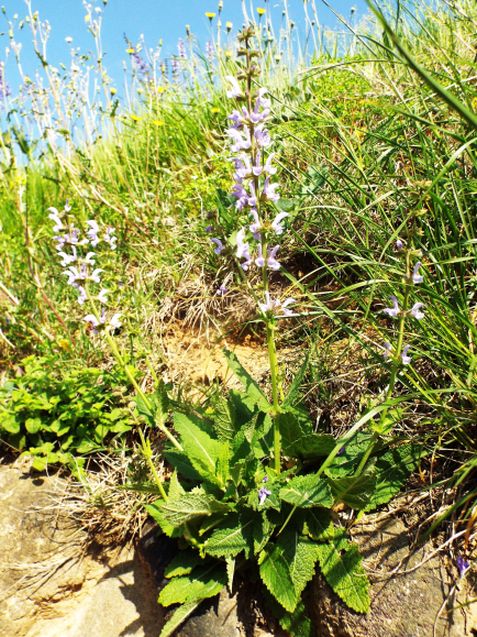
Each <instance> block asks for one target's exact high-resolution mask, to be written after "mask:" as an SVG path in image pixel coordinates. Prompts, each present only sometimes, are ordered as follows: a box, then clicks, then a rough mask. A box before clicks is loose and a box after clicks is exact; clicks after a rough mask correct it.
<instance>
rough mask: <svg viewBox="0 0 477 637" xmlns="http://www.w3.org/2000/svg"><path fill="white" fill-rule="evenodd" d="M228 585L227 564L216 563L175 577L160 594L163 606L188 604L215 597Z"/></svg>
mask: <svg viewBox="0 0 477 637" xmlns="http://www.w3.org/2000/svg"><path fill="white" fill-rule="evenodd" d="M226 584H227V574H226V571H225V564H219V563H217V562H214V563H212V564H210V563H209V564H205V565H203V566H198V567H196V568H195V569H194V570H193V571H192V572H191V573H190V574H189V575H184V576H181V577H174V578H173V579H172V580H171V581H170V582H169V583H168V584H166V585H165V586H164V588H163V589H162V590H161V592H160V593H159V597H158V600H157V601H158V602H159V604H161V606H170V605H171V604H186V603H187V602H194V601H197V600H199V599H207V598H208V597H214V595H217V594H218V593H220V591H221V590H222V589H223V587H224V586H225V585H226Z"/></svg>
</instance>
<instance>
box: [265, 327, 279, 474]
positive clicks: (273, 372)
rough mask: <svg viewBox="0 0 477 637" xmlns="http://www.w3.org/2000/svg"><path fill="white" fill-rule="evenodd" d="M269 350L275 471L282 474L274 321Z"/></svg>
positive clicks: (269, 329)
mask: <svg viewBox="0 0 477 637" xmlns="http://www.w3.org/2000/svg"><path fill="white" fill-rule="evenodd" d="M267 348H268V360H269V364H270V376H271V381H272V403H273V414H272V419H273V457H274V462H275V471H276V472H277V474H278V473H280V470H281V444H282V442H281V436H280V429H279V427H278V421H277V416H278V413H279V411H280V404H279V392H280V390H279V381H278V359H277V347H276V343H275V322H274V320H273V319H269V320H267Z"/></svg>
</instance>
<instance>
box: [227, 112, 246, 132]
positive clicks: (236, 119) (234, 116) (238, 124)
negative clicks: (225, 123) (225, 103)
mask: <svg viewBox="0 0 477 637" xmlns="http://www.w3.org/2000/svg"><path fill="white" fill-rule="evenodd" d="M228 119H230V121H231V122H232V128H237V129H240V128H242V127H243V118H242V116H241V115H240V112H239V111H238V110H237V109H234V110H233V111H232V113H231V114H230V115H229V116H228Z"/></svg>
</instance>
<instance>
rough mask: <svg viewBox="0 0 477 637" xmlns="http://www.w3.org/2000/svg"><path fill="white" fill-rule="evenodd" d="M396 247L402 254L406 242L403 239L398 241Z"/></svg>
mask: <svg viewBox="0 0 477 637" xmlns="http://www.w3.org/2000/svg"><path fill="white" fill-rule="evenodd" d="M394 247H395V248H396V250H397V251H398V252H401V251H402V250H403V249H404V241H403V240H402V239H397V241H396V243H395V244H394Z"/></svg>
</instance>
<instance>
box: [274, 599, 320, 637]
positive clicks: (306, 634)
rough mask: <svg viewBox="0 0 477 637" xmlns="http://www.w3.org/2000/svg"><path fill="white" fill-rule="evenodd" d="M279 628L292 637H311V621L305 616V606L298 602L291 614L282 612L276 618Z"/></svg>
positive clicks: (312, 632) (312, 633)
mask: <svg viewBox="0 0 477 637" xmlns="http://www.w3.org/2000/svg"><path fill="white" fill-rule="evenodd" d="M278 622H279V624H280V626H281V627H282V628H283V630H285V631H286V632H287V634H289V635H292V637H313V635H314V631H313V627H312V625H311V620H310V618H309V617H308V616H307V614H306V609H305V605H304V604H303V602H301V601H300V603H299V604H298V606H297V607H296V608H295V610H294V612H293V613H287V612H284V613H282V614H281V616H279V617H278Z"/></svg>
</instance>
